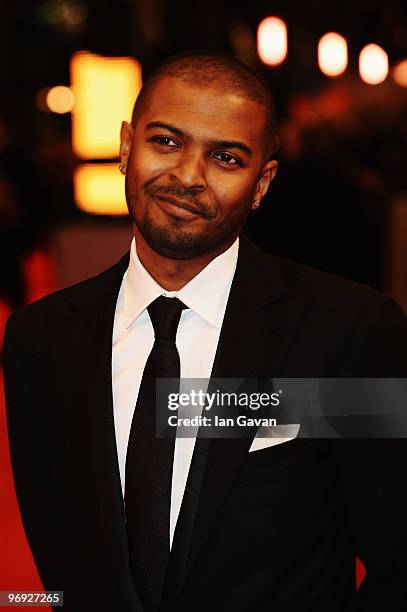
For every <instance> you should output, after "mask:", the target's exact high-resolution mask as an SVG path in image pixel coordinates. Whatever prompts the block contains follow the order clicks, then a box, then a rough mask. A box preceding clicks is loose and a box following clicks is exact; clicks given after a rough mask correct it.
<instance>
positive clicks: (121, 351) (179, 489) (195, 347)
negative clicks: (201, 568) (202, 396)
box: [112, 238, 239, 546]
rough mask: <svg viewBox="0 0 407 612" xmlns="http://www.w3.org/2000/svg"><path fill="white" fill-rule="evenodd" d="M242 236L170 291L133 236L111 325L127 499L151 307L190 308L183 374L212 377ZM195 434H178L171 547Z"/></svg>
mask: <svg viewBox="0 0 407 612" xmlns="http://www.w3.org/2000/svg"><path fill="white" fill-rule="evenodd" d="M238 251H239V239H238V238H237V239H236V240H235V242H234V243H233V244H232V245H231V246H230V247H229V249H228V250H227V251H225V252H224V253H222V254H221V255H219V256H218V257H216V258H215V259H213V260H212V261H211V262H210V263H209V264H208V265H207V266H206V267H205V268H204V269H203V270H201V272H200V273H199V274H197V275H196V276H195V277H194V278H193V279H192V280H190V281H189V283H187V284H186V285H184V287H182V289H180V290H179V291H171V292H169V291H166V290H165V289H163V288H162V287H160V285H159V284H158V283H157V282H156V281H155V280H154V279H153V277H152V276H151V275H150V274H149V273H148V272H147V270H146V269H145V268H144V266H143V265H142V263H141V262H140V259H139V258H138V256H137V250H136V243H135V239H134V238H133V241H132V243H131V248H130V262H129V267H128V269H127V271H126V273H125V274H124V276H123V281H122V284H121V287H120V291H119V295H118V299H117V305H116V312H115V317H114V327H113V343H112V376H113V407H114V424H115V433H116V445H117V453H118V461H119V468H120V478H121V484H122V491H123V497H124V487H125V482H124V480H125V466H126V452H127V444H128V440H129V435H130V427H131V422H132V418H133V412H134V408H135V406H136V402H137V396H138V392H139V388H140V382H141V378H142V375H143V371H144V366H145V364H146V361H147V358H148V355H149V354H150V351H151V349H152V347H153V343H154V330H153V326H152V324H151V321H150V316H149V314H148V311H147V307H148V306H149V305H150V304H151V302H153V301H154V300H155V299H156V298H157V297H159V296H160V295H165V296H167V297H177V298H178V299H180V300H181V301H182V302H183V303H184V304H185V305H186V306H187V307H188V310H183V311H182V314H181V319H180V322H179V325H178V330H177V336H176V345H177V349H178V353H179V356H180V365H181V378H205V379H209V378H210V375H211V371H212V366H213V361H214V359H215V353H216V349H217V346H218V341H219V335H220V330H221V327H222V323H223V317H224V314H225V309H226V304H227V300H228V297H229V291H230V287H231V284H232V280H233V277H234V274H235V270H236V263H237V256H238ZM194 446H195V438H176V440H175V451H174V462H173V472H172V487H171V514H170V546H172V541H173V537H174V531H175V526H176V523H177V519H178V515H179V511H180V507H181V502H182V498H183V495H184V490H185V485H186V481H187V477H188V472H189V466H190V463H191V459H192V454H193V451H194Z"/></svg>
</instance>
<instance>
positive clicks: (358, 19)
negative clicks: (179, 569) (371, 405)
mask: <svg viewBox="0 0 407 612" xmlns="http://www.w3.org/2000/svg"><path fill="white" fill-rule="evenodd" d="M191 48H208V49H219V50H223V51H228V52H231V53H233V54H235V55H236V56H237V57H239V58H240V59H241V60H242V61H244V62H246V63H247V64H249V65H250V66H252V67H254V68H255V69H257V70H258V71H259V72H261V73H262V74H263V75H264V76H265V77H266V78H267V79H268V80H269V82H270V84H271V87H272V90H273V92H274V98H275V105H276V109H277V114H278V132H279V135H280V140H281V147H280V151H279V154H278V159H279V162H280V166H279V172H278V174H277V178H276V180H275V181H274V182H273V184H272V186H271V188H270V191H269V194H268V195H267V197H266V198H265V199H264V201H263V203H262V206H261V207H260V209H259V210H258V211H256V212H255V213H253V214H252V215H251V216H250V217H249V220H248V222H247V225H246V233H247V234H248V235H249V236H250V237H251V238H252V239H253V240H254V241H256V242H257V243H258V244H259V245H260V246H261V247H263V248H264V249H265V250H267V251H270V252H272V253H274V254H276V255H281V256H284V257H288V258H290V259H294V260H297V261H300V262H303V263H305V264H308V265H311V266H314V267H317V268H320V269H322V270H326V271H328V272H332V273H334V274H338V275H340V276H346V277H348V278H352V279H354V280H357V281H361V282H364V283H367V284H369V285H371V286H373V287H375V288H377V289H379V290H382V291H384V292H386V293H388V294H390V295H391V296H392V297H394V298H395V299H396V300H397V301H398V302H399V303H400V304H401V305H402V307H403V308H404V309H405V310H406V311H407V248H406V246H407V187H406V182H405V174H406V170H405V162H404V156H403V152H404V150H405V146H406V140H407V22H406V18H405V3H403V2H402V1H401V0H400V1H399V0H387V1H386V2H379V0H352V1H350V0H345V1H344V2H341V3H334V2H327V1H322V0H310V1H305V2H298V1H294V0H285V1H284V2H282V1H281V0H280V1H274V2H273V1H272V0H268V1H267V2H266V1H265V0H256V1H254V2H243V1H241V0H235V2H233V3H231V2H226V1H225V0H194V2H191V1H190V0H188V1H187V0H173V1H171V2H170V1H169V0H114V1H113V0H111V1H107V0H36V1H34V0H13V1H12V2H2V3H1V4H0V74H1V96H0V266H1V274H0V339H1V338H2V329H4V324H5V321H6V319H7V316H8V314H9V312H10V311H11V310H13V309H15V308H17V307H19V306H21V305H23V304H26V303H28V302H31V301H33V300H35V299H38V298H39V297H41V296H43V295H45V294H47V293H48V292H50V291H53V290H55V289H58V288H61V287H64V286H67V285H69V284H72V283H74V282H76V281H78V280H81V279H83V278H85V277H87V276H90V275H92V274H94V273H97V272H99V271H101V270H103V269H104V268H106V267H108V266H109V265H111V264H112V263H114V262H115V261H116V260H117V259H118V258H119V257H120V256H121V255H122V254H123V253H124V252H125V251H126V250H127V248H128V246H129V243H130V238H131V227H130V224H129V221H128V219H127V217H126V214H125V213H126V207H125V201H124V180H123V177H122V176H121V174H120V173H119V171H118V146H119V131H120V123H121V121H122V120H123V119H125V120H129V119H130V116H131V109H132V106H133V104H134V101H135V98H136V96H137V93H138V91H139V89H140V86H141V83H142V79H143V78H145V77H146V76H147V75H148V74H149V72H150V71H151V70H152V69H153V68H154V67H155V65H156V64H157V63H158V62H159V61H160V60H162V59H164V58H165V57H166V56H167V55H169V54H172V53H174V52H177V51H184V50H187V49H191ZM0 352H1V351H0ZM0 397H1V389H0ZM0 426H1V432H0V433H1V435H0V452H1V455H0V460H1V465H2V466H5V469H2V470H1V478H2V480H4V482H2V483H1V482H0V485H1V498H0V499H1V506H0V528H1V535H0V537H1V540H0V546H2V550H3V551H5V553H6V554H5V555H2V559H3V561H1V562H0V563H3V566H1V565H0V589H22V588H24V589H27V590H28V589H30V588H39V586H40V584H39V581H38V577H37V576H36V572H35V568H34V567H33V563H32V560H31V557H30V553H29V550H28V548H27V545H26V543H25V538H24V533H23V530H22V528H21V525H20V523H19V516H18V509H17V506H16V502H15V498H14V493H13V487H12V477H11V473H10V470H9V464H8V451H7V434H6V430H5V419H4V407H3V408H2V412H1V422H0ZM361 576H362V573H361V570H360V572H359V579H360V578H361Z"/></svg>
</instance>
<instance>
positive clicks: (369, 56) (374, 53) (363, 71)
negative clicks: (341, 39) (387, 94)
mask: <svg viewBox="0 0 407 612" xmlns="http://www.w3.org/2000/svg"><path fill="white" fill-rule="evenodd" d="M388 73H389V58H388V57H387V53H386V51H384V49H382V48H381V47H379V46H378V45H374V44H373V43H372V44H369V45H366V47H364V48H363V49H362V51H361V52H360V54H359V74H360V78H361V79H362V80H363V81H365V83H369V85H377V84H378V83H382V82H383V81H384V80H385V78H386V77H387V75H388Z"/></svg>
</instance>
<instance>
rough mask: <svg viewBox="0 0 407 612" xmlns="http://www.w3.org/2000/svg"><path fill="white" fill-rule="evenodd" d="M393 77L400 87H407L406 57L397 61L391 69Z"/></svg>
mask: <svg viewBox="0 0 407 612" xmlns="http://www.w3.org/2000/svg"><path fill="white" fill-rule="evenodd" d="M393 78H394V80H395V81H396V83H398V84H399V85H401V86H402V87H407V59H405V60H403V61H401V62H399V63H398V64H397V65H396V66H395V67H394V70H393Z"/></svg>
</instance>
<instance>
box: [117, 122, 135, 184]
mask: <svg viewBox="0 0 407 612" xmlns="http://www.w3.org/2000/svg"><path fill="white" fill-rule="evenodd" d="M133 133H134V130H133V126H132V125H130V123H127V121H123V123H122V127H121V130H120V165H119V169H120V172H121V173H122V174H126V170H127V163H128V161H129V156H130V149H131V143H132V141H133Z"/></svg>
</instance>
